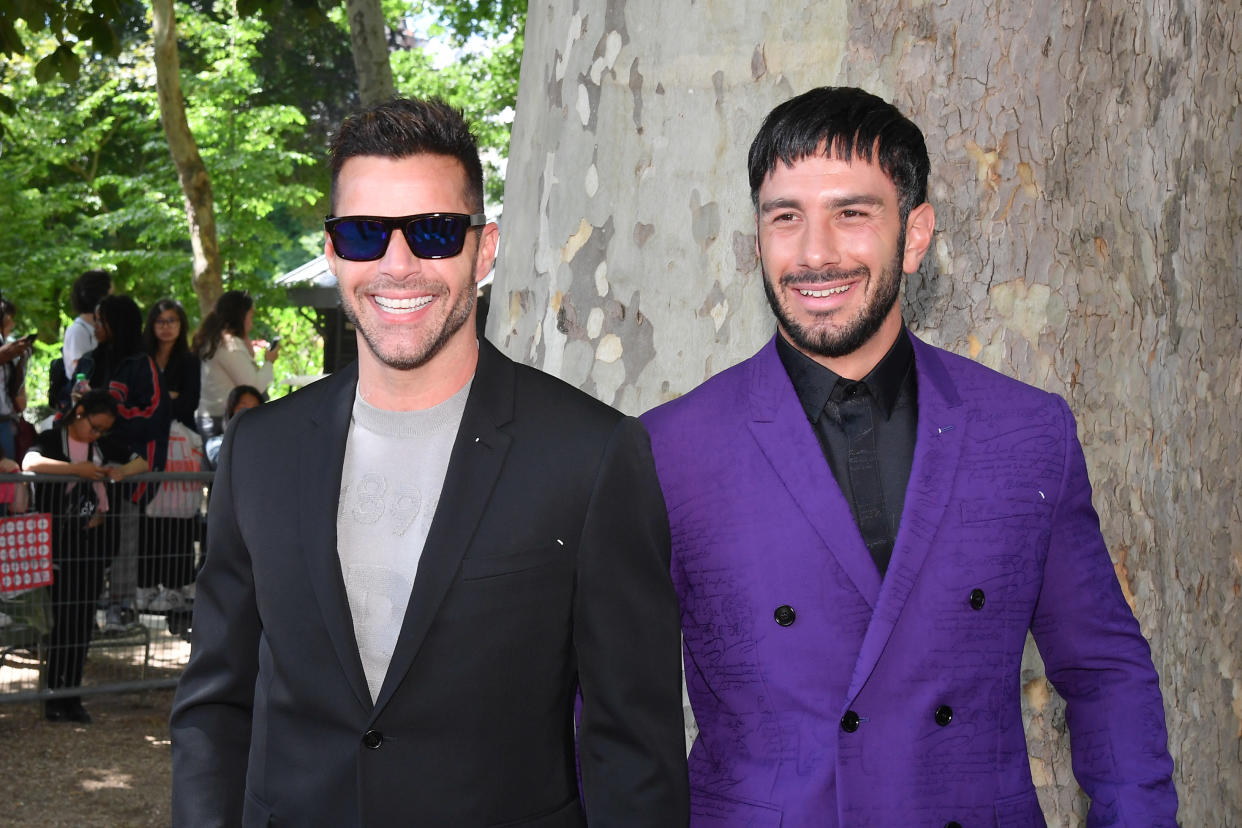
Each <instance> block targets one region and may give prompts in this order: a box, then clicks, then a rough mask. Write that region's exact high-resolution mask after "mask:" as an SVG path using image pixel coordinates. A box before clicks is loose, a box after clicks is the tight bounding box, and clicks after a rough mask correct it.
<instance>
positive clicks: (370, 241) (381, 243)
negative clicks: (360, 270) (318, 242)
mask: <svg viewBox="0 0 1242 828" xmlns="http://www.w3.org/2000/svg"><path fill="white" fill-rule="evenodd" d="M332 244H333V245H334V246H335V247H336V252H337V253H339V254H340V255H341V256H343V257H344V258H346V259H355V260H365V259H378V258H380V257H381V256H383V255H384V251H385V250H386V249H387V248H388V228H386V227H385V226H384V224H383V222H379V221H370V220H367V219H355V220H353V221H342V222H338V223H337V224H336V226H335V227H334V228H333V231H332Z"/></svg>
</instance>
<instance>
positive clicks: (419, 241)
mask: <svg viewBox="0 0 1242 828" xmlns="http://www.w3.org/2000/svg"><path fill="white" fill-rule="evenodd" d="M405 237H406V239H407V240H408V241H409V243H410V249H411V250H413V251H414V255H415V256H418V257H420V258H423V259H444V258H448V257H451V256H456V255H457V254H458V253H460V252H461V249H462V247H463V243H464V242H465V238H466V222H465V221H462V219H461V217H460V216H426V217H424V218H419V219H415V220H414V221H412V222H410V223H409V224H408V225H406V228H405Z"/></svg>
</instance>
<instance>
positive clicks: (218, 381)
mask: <svg viewBox="0 0 1242 828" xmlns="http://www.w3.org/2000/svg"><path fill="white" fill-rule="evenodd" d="M253 322H254V300H253V299H251V298H250V294H248V293H246V292H245V291H244V290H230V291H226V292H225V293H224V294H223V295H222V296H221V297H220V298H219V300H217V302H216V307H215V309H214V310H213V311H212V312H211V313H209V314H207V316H206V317H204V318H203V323H202V325H200V326H199V329H198V333H196V334H194V344H193V350H194V353H195V354H197V355H198V358H199V359H201V360H202V361H203V395H202V400H201V401H200V402H199V405H198V427H199V430H200V431H201V432H202V434H203V437H204V438H207V437H211V436H213V435H216V434H221V433H223V425H224V403H225V401H226V400H227V399H228V395H229V392H230V391H232V390H233V389H234V388H235V387H236V386H238V385H253V386H255V387H256V388H259V389H260V390H263V391H266V390H267V387H268V386H269V385H271V384H272V360H274V359H276V357H277V356H278V355H279V353H280V346H279V344H276V345H273V346H271V347H270V348H268V349H267V352H266V356H265V358H264V361H263V366H262V367H259V366H257V365H255V362H254V345H253V344H252V343H251V341H250V327H251V324H252V323H253Z"/></svg>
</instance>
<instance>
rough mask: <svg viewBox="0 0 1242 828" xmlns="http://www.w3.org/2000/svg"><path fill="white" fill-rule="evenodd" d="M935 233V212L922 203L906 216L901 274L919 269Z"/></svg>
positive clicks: (929, 206) (928, 205) (925, 203)
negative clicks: (904, 246)
mask: <svg viewBox="0 0 1242 828" xmlns="http://www.w3.org/2000/svg"><path fill="white" fill-rule="evenodd" d="M935 232H936V211H935V210H934V209H932V206H931V205H930V204H928V203H927V202H926V201H924V202H923V203H922V204H920V205H919V206H918V207H915V208H914V209H913V210H911V211H910V215H908V216H906V249H905V250H904V251H902V260H901V269H902V271H903V272H905V273H914V272H915V271H916V270H918V269H919V265H920V264H921V263H922V262H923V257H924V256H926V255H927V249H928V248H929V247H931V240H932V235H933V234H934V233H935Z"/></svg>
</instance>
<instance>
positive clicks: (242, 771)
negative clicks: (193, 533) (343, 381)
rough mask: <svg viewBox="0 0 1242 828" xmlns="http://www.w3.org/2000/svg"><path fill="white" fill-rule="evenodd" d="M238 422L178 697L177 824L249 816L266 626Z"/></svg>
mask: <svg viewBox="0 0 1242 828" xmlns="http://www.w3.org/2000/svg"><path fill="white" fill-rule="evenodd" d="M233 425H234V427H233V428H230V429H229V434H228V436H226V437H225V440H224V446H223V447H222V448H221V451H220V461H221V462H220V467H219V469H218V470H217V471H216V476H215V483H214V484H213V487H212V495H211V505H210V509H209V512H208V520H207V556H206V560H205V562H204V565H203V569H202V571H201V572H200V573H199V576H198V579H197V587H196V593H195V600H194V623H193V649H192V651H191V654H190V662H189V664H188V665H187V667H186V670H185V673H184V674H183V675H182V677H181V681H180V682H179V683H178V685H177V694H176V698H175V699H174V701H173V709H172V719H171V722H170V727H171V731H172V757H173V774H172V776H173V785H172V789H173V790H172V817H173V819H172V822H173V825H175V826H194V827H195V828H199V826H221V828H223V827H224V826H236V825H240V824H241V818H242V801H243V798H244V796H245V788H246V762H247V757H248V754H249V748H250V727H251V714H252V707H253V703H254V702H253V700H254V692H255V679H256V677H257V675H258V651H259V637H260V632H261V625H260V621H259V613H258V609H257V605H256V601H255V589H254V580H253V576H252V573H251V565H250V554H249V551H248V550H247V549H246V545H245V542H244V540H243V538H242V536H241V532H240V530H239V528H238V525H237V520H236V514H235V511H234V500H233V498H234V492H233V485H232V477H233V473H234V470H235V468H236V466H235V463H234V461H233V457H232V455H233V446H234V445H235V444H236V442H237V440H236V438H237V436H238V435H239V434H244V433H245V425H246V423H245V418H241V419H239V420H238V421H237V422H236V423H234V424H233Z"/></svg>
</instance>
